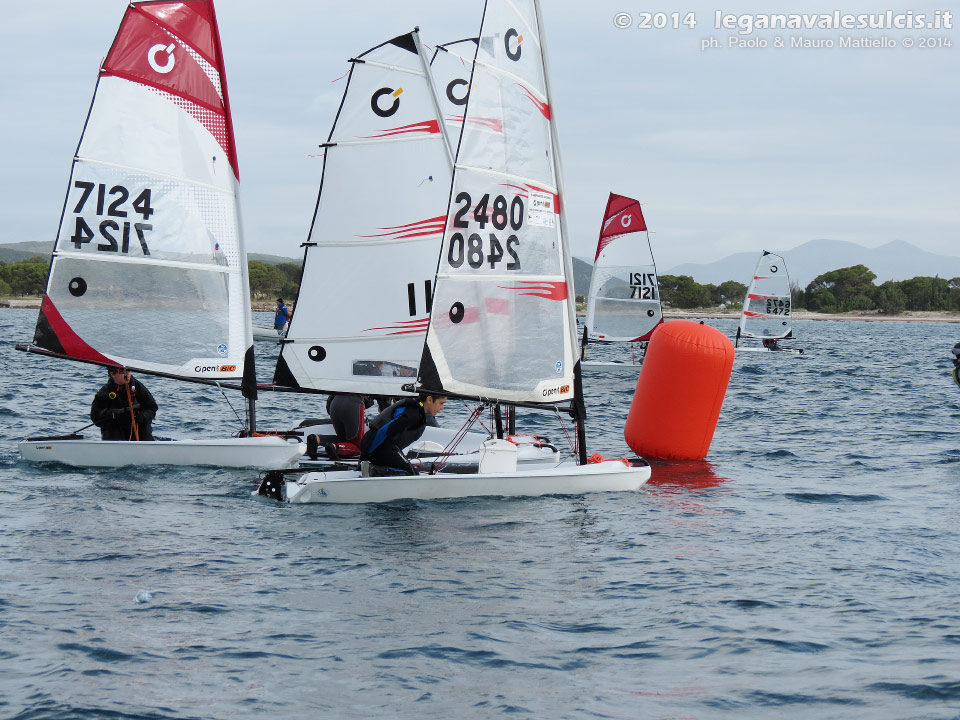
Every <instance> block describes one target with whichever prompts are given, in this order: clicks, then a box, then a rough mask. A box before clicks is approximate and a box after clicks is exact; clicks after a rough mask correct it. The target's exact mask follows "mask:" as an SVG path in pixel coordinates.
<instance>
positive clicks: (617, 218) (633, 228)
mask: <svg viewBox="0 0 960 720" xmlns="http://www.w3.org/2000/svg"><path fill="white" fill-rule="evenodd" d="M646 229H647V223H646V222H644V220H643V213H642V212H641V211H640V203H639V202H637V201H636V200H634V199H633V198H628V197H624V196H623V195H614V194H613V193H610V197H609V198H608V199H607V209H606V211H605V212H604V213H603V225H602V226H601V227H600V240H599V242H598V243H597V254H596V255H595V256H594V258H593V261H594V262H596V261H597V258H598V257H600V253H601V252H602V251H603V249H604V248H605V247H606V246H607V245H609V244H610V242H611V241H612V240H613V239H614V238H617V237H619V236H621V235H626V234H627V233H632V232H640V231H641V230H646Z"/></svg>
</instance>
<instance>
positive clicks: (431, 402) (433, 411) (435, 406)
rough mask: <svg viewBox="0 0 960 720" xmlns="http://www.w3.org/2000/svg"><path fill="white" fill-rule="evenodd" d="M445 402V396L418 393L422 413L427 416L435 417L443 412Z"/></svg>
mask: <svg viewBox="0 0 960 720" xmlns="http://www.w3.org/2000/svg"><path fill="white" fill-rule="evenodd" d="M445 402H447V396H446V395H433V394H431V393H420V404H421V405H423V411H424V412H425V413H426V414H427V415H437V414H439V413H440V411H441V410H443V404H444V403H445Z"/></svg>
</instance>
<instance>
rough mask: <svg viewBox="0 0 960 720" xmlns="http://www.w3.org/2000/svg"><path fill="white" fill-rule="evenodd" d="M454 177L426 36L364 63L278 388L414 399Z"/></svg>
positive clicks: (357, 66) (338, 136) (327, 179)
mask: <svg viewBox="0 0 960 720" xmlns="http://www.w3.org/2000/svg"><path fill="white" fill-rule="evenodd" d="M451 172H452V148H450V146H449V144H448V142H447V141H446V136H445V133H444V131H443V127H442V123H441V122H440V120H439V109H438V105H437V99H436V95H435V93H434V90H433V88H432V86H431V83H430V78H429V76H428V71H427V63H426V60H425V57H424V53H423V50H422V47H421V45H420V40H419V37H418V34H417V33H416V31H414V32H412V33H408V34H406V35H402V36H399V37H396V38H394V39H393V40H390V41H389V42H386V43H383V44H382V45H379V46H377V47H375V48H372V49H371V50H368V51H367V52H365V53H363V54H362V55H360V56H359V57H358V58H356V59H354V60H353V61H352V66H351V69H350V73H349V77H348V80H347V87H346V89H345V90H344V95H343V100H342V102H341V105H340V110H339V113H338V115H337V118H336V120H335V121H334V125H333V128H332V129H331V131H330V136H329V139H328V142H327V144H326V145H325V154H324V168H323V179H322V180H321V185H320V193H319V198H318V201H317V207H316V211H315V214H314V219H313V224H312V226H311V229H310V237H309V242H308V243H307V246H306V253H305V259H304V266H303V276H302V279H301V283H300V292H299V295H298V298H297V306H296V310H295V312H294V316H293V319H292V320H291V323H290V329H289V331H288V333H287V336H286V338H285V340H284V341H283V346H282V348H281V352H280V357H279V359H278V361H277V370H276V373H275V375H274V382H276V383H277V384H279V385H284V386H289V387H296V388H303V389H311V390H323V391H338V392H357V393H371V394H383V395H402V394H404V393H403V391H402V389H401V388H402V386H403V385H404V384H408V383H412V382H414V380H415V377H416V372H417V366H418V364H419V362H420V354H421V351H422V348H423V338H424V335H425V333H426V330H427V324H428V322H429V317H430V307H431V302H432V296H433V274H434V270H435V268H436V257H437V249H438V247H439V245H440V240H441V237H442V233H443V221H444V211H445V208H446V203H447V196H448V193H449V190H450V176H451Z"/></svg>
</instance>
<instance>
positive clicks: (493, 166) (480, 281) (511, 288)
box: [418, 0, 575, 402]
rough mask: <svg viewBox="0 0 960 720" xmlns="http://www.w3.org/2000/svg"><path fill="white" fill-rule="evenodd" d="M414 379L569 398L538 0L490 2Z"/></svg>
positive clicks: (567, 310)
mask: <svg viewBox="0 0 960 720" xmlns="http://www.w3.org/2000/svg"><path fill="white" fill-rule="evenodd" d="M469 89H470V93H469V100H468V103H467V105H466V109H465V110H466V111H465V119H464V122H463V126H462V132H461V137H460V143H459V148H458V152H457V160H456V166H455V171H454V180H453V185H452V191H451V195H450V204H449V208H448V210H447V224H446V228H445V231H444V238H443V247H442V249H441V252H440V259H439V267H438V271H437V281H436V288H435V292H434V301H433V312H432V314H431V321H430V329H429V331H428V333H427V343H426V346H425V348H424V355H423V359H422V360H421V363H420V374H419V378H418V382H419V384H420V386H421V387H423V388H424V389H430V390H442V391H445V392H448V393H454V394H460V395H466V396H473V397H482V398H487V399H496V400H501V401H507V402H557V401H562V400H569V399H571V398H572V397H574V383H573V379H574V363H575V356H574V351H573V339H572V336H573V328H574V323H573V302H572V301H573V298H572V290H571V288H570V286H569V283H568V275H567V266H568V263H569V259H568V257H567V256H566V249H565V247H564V237H563V233H562V225H563V223H562V216H561V211H562V207H561V197H560V178H559V167H558V158H557V157H556V154H555V151H554V150H555V142H554V137H553V133H554V128H553V123H552V107H551V101H550V97H549V88H548V82H547V77H546V69H545V66H544V54H543V48H542V44H541V28H540V18H539V12H538V9H537V3H536V2H535V0H520V1H518V2H510V1H509V0H489V1H488V2H487V3H486V5H485V10H484V17H483V23H482V26H481V30H480V34H479V42H478V45H477V53H476V58H475V63H474V68H473V75H472V78H471V82H470V88H469Z"/></svg>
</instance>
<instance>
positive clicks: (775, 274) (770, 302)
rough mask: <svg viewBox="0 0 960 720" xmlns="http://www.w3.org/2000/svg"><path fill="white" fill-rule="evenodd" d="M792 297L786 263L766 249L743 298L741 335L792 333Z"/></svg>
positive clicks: (758, 335)
mask: <svg viewBox="0 0 960 720" xmlns="http://www.w3.org/2000/svg"><path fill="white" fill-rule="evenodd" d="M790 300H791V298H790V276H789V275H788V274H787V264H786V262H784V259H783V258H782V257H781V256H780V255H776V254H774V253H772V252H767V251H766V250H764V251H763V255H761V256H760V260H758V261H757V268H756V270H754V273H753V280H752V281H751V282H750V287H749V289H748V290H747V295H746V297H745V298H744V299H743V312H742V313H741V315H740V330H739V335H740V336H741V337H758V338H769V339H779V338H784V337H786V336H787V335H789V334H790V332H791V330H792V329H793V316H792V314H791V302H790Z"/></svg>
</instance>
